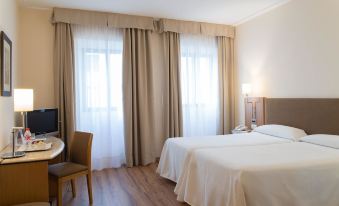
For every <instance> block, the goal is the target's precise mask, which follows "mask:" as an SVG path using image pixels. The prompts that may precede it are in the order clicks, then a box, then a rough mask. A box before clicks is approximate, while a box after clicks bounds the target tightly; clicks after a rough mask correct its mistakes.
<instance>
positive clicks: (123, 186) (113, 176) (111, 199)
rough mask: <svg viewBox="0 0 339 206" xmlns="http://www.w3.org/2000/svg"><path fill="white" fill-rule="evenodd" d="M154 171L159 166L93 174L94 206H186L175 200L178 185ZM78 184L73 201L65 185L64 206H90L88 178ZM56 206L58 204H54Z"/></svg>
mask: <svg viewBox="0 0 339 206" xmlns="http://www.w3.org/2000/svg"><path fill="white" fill-rule="evenodd" d="M155 170H156V165H150V166H145V167H134V168H119V169H105V170H102V171H95V172H93V177H92V178H93V181H92V183H93V198H94V203H93V205H98V206H105V205H109V206H119V205H122V206H129V205H145V206H151V205H161V206H167V205H169V206H172V205H180V206H186V205H187V204H184V203H179V202H178V201H177V200H176V196H175V194H174V192H173V190H174V187H175V183H173V182H171V181H169V180H166V179H164V178H161V177H160V176H159V175H158V174H156V172H155ZM76 184H77V197H76V198H74V199H73V198H72V192H71V188H70V184H67V185H65V186H64V188H65V189H64V193H63V205H67V206H71V205H72V206H73V205H74V206H75V205H76V206H83V205H89V203H88V196H87V187H86V179H85V178H78V179H77V183H76ZM53 205H56V204H55V201H54V202H53Z"/></svg>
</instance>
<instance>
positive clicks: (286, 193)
mask: <svg viewBox="0 0 339 206" xmlns="http://www.w3.org/2000/svg"><path fill="white" fill-rule="evenodd" d="M338 122H339V100H338V99H267V100H266V103H265V123H266V124H272V123H273V124H284V125H289V126H294V127H299V128H303V129H305V131H307V132H308V133H309V134H317V133H320V134H336V135H338V134H339V127H338ZM323 136H324V137H323ZM310 137H312V136H307V137H303V138H302V139H303V141H305V142H293V143H291V144H266V145H256V146H243V147H220V148H202V149H196V150H193V151H192V152H191V153H190V156H189V158H186V160H185V163H184V165H185V170H184V171H183V172H182V174H181V176H180V178H179V179H178V183H177V186H176V188H175V192H176V193H177V195H178V200H180V201H185V202H187V203H189V204H191V205H196V206H200V205H212V206H213V205H226V206H263V205H269V206H284V205H289V206H318V205H328V206H332V205H333V206H334V205H336V206H337V205H339V141H332V140H331V141H327V139H328V138H325V137H327V136H326V135H320V136H317V137H318V138H317V141H314V142H312V141H308V139H309V138H310ZM335 137H336V138H334V139H336V140H338V139H339V136H335ZM310 139H312V138H310ZM332 139H333V138H332ZM323 140H325V141H324V142H325V143H327V144H322V142H323ZM326 141H327V142H326Z"/></svg>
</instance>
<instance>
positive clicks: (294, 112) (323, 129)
mask: <svg viewBox="0 0 339 206" xmlns="http://www.w3.org/2000/svg"><path fill="white" fill-rule="evenodd" d="M264 101H265V106H264V108H265V112H264V116H265V118H264V122H265V124H282V125H287V126H292V127H297V128H301V129H304V130H305V131H306V132H307V133H308V134H336V135H339V99H290V98H265V100H264Z"/></svg>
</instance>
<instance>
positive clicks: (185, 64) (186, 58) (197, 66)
mask: <svg viewBox="0 0 339 206" xmlns="http://www.w3.org/2000/svg"><path fill="white" fill-rule="evenodd" d="M180 46H181V48H180V50H181V94H182V106H183V125H184V128H183V129H184V136H203V135H215V134H217V133H218V128H219V89H218V88H219V87H218V47H217V41H216V38H215V37H208V36H198V35H181V36H180Z"/></svg>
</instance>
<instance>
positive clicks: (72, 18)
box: [52, 8, 154, 30]
mask: <svg viewBox="0 0 339 206" xmlns="http://www.w3.org/2000/svg"><path fill="white" fill-rule="evenodd" d="M52 23H68V24H78V25H95V26H108V27H115V28H137V29H145V30H154V26H153V18H151V17H144V16H134V15H127V14H116V13H106V12H96V11H85V10H77V9H63V8H54V9H53V15H52Z"/></svg>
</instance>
